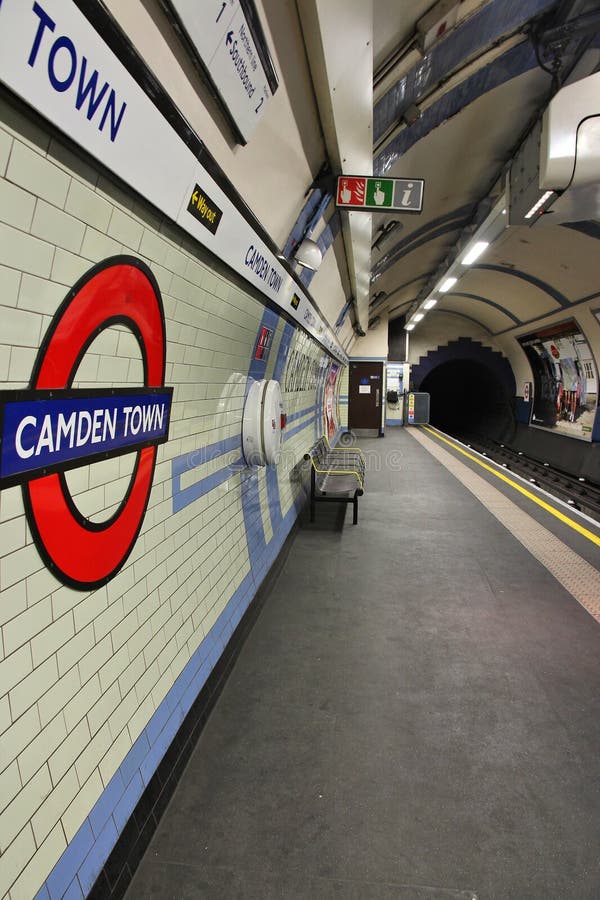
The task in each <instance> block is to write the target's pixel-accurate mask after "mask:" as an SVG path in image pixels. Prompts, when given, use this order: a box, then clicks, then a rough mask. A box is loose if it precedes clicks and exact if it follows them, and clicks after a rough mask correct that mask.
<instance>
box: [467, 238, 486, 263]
mask: <svg viewBox="0 0 600 900" xmlns="http://www.w3.org/2000/svg"><path fill="white" fill-rule="evenodd" d="M489 246H490V242H489V241H477V242H476V243H475V244H473V246H472V247H471V249H470V250H469V252H468V253H467V254H466V255H465V256H464V257H463V259H462V264H463V266H470V265H472V264H473V263H474V262H475V260H476V259H479V257H480V256H481V254H482V253H483V251H484V250H487V248H488V247H489Z"/></svg>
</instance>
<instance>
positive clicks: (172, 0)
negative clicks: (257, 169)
mask: <svg viewBox="0 0 600 900" xmlns="http://www.w3.org/2000/svg"><path fill="white" fill-rule="evenodd" d="M168 3H169V5H170V6H171V8H172V10H173V11H174V13H175V14H176V18H177V20H178V22H179V24H180V25H181V27H182V28H183V29H184V31H185V32H186V35H187V37H188V40H189V41H190V43H191V44H192V47H193V49H194V51H195V53H196V54H197V56H198V57H199V59H200V61H201V62H202V65H203V67H204V69H205V71H206V73H207V75H208V76H209V78H210V80H211V81H212V83H213V84H214V86H215V88H216V89H217V91H218V92H219V95H220V97H221V99H222V101H223V103H224V105H225V107H226V108H227V111H228V112H229V115H230V116H231V118H232V119H233V122H234V124H235V126H236V128H237V130H238V132H239V133H240V135H241V137H242V138H243V141H244V143H246V142H247V141H248V139H249V137H250V135H251V134H252V132H253V131H254V129H255V128H256V126H257V125H258V123H259V121H260V120H261V118H262V117H263V115H264V113H265V110H266V108H267V103H268V102H269V100H270V99H271V97H272V96H273V93H274V92H275V90H276V89H277V78H276V76H275V73H274V70H273V69H272V66H269V68H270V71H269V72H267V68H266V66H265V57H268V50H266V49H263V51H262V52H261V51H260V49H259V47H258V46H257V41H256V37H255V32H256V22H257V20H256V19H255V20H254V22H255V24H254V27H252V26H251V25H250V24H249V22H248V19H247V17H246V15H245V13H244V9H243V8H242V4H241V3H240V0H205V2H204V3H202V4H199V3H198V0H168ZM269 62H270V60H269Z"/></svg>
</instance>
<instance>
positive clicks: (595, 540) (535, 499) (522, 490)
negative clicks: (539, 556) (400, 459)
mask: <svg viewBox="0 0 600 900" xmlns="http://www.w3.org/2000/svg"><path fill="white" fill-rule="evenodd" d="M423 428H424V430H425V431H428V432H429V433H430V434H432V435H433V436H434V437H435V438H437V439H438V440H439V441H443V442H444V443H445V444H448V445H449V446H450V447H452V448H453V449H454V450H457V451H458V452H459V453H462V455H463V456H466V457H467V459H470V460H472V461H473V462H475V463H477V465H478V466H481V468H482V469H485V470H486V471H487V472H491V474H492V475H495V476H496V478H499V479H500V480H501V481H504V482H506V484H509V485H510V486H511V487H513V488H515V490H517V491H519V493H520V494H523V496H524V497H527V498H528V499H529V500H533V502H534V503H537V505H538V506H541V507H542V509H545V510H546V512H549V513H550V514H551V515H553V516H554V517H555V518H557V519H560V521H561V522H564V523H565V525H568V526H569V527H570V528H573V529H574V531H578V532H579V534H582V535H583V537H585V538H587V539H588V541H591V542H592V543H593V544H597V545H598V546H599V547H600V537H598V536H597V535H595V534H594V533H593V532H591V531H588V529H587V528H584V527H583V525H580V524H579V522H575V521H573V519H570V518H569V517H568V516H565V515H564V513H561V512H559V511H558V510H557V509H554V507H553V506H550V504H549V503H546V502H545V501H544V500H541V499H540V498H539V497H536V496H535V494H532V493H531V491H528V490H527V489H526V488H524V487H522V486H521V485H520V484H518V483H517V482H516V481H513V480H512V478H508V477H507V476H506V475H504V474H503V473H502V472H498V471H496V469H494V468H492V466H488V465H487V463H484V462H482V461H481V460H480V459H477V457H476V456H473V454H472V453H467V451H466V450H463V449H462V447H459V446H458V445H457V444H455V443H454V442H453V441H449V440H448V438H445V437H442V435H441V434H438V433H437V431H434V430H433V429H432V428H427V426H423Z"/></svg>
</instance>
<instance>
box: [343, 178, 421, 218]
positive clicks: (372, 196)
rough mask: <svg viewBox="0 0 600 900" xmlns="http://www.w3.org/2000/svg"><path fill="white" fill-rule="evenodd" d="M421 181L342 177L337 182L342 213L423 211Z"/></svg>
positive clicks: (418, 179) (413, 179)
mask: <svg viewBox="0 0 600 900" xmlns="http://www.w3.org/2000/svg"><path fill="white" fill-rule="evenodd" d="M424 187H425V182H424V181H423V180H422V179H421V178H377V177H374V176H373V177H371V176H367V175H359V176H357V175H340V176H339V177H338V181H337V194H336V205H337V206H339V207H341V208H342V209H364V210H368V211H369V212H373V211H379V212H409V213H420V212H422V210H423V190H424Z"/></svg>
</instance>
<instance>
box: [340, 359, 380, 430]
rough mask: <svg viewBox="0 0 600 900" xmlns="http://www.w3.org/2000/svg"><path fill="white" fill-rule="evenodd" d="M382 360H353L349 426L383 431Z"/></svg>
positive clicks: (351, 365)
mask: <svg viewBox="0 0 600 900" xmlns="http://www.w3.org/2000/svg"><path fill="white" fill-rule="evenodd" d="M382 390H383V363H382V362H351V363H350V378H349V391H350V396H349V397H348V426H349V427H350V428H376V429H377V431H381V402H382V397H381V393H382Z"/></svg>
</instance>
